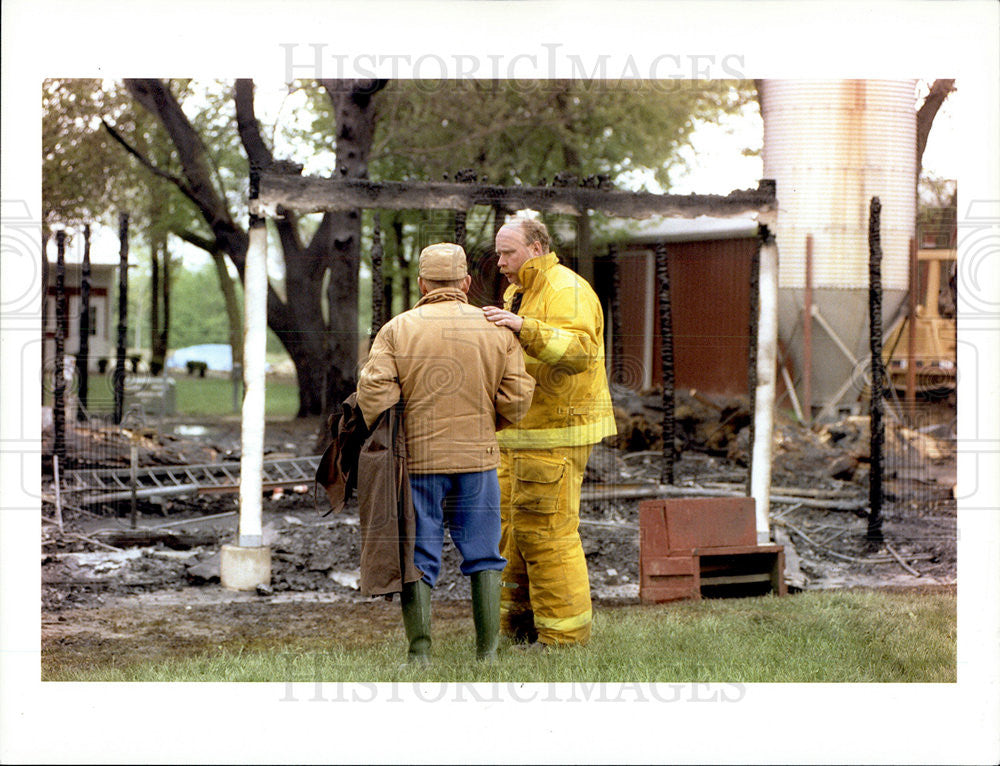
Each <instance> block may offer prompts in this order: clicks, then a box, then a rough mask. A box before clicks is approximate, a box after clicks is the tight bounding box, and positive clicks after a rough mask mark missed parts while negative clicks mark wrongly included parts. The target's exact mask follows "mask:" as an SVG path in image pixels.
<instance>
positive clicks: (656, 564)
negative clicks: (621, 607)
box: [639, 497, 787, 603]
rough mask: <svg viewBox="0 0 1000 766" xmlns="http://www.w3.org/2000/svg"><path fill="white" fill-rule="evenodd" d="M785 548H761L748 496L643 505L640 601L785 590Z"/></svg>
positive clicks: (689, 499)
mask: <svg viewBox="0 0 1000 766" xmlns="http://www.w3.org/2000/svg"><path fill="white" fill-rule="evenodd" d="M784 571H785V554H784V549H783V548H782V547H781V546H780V545H757V529H756V520H755V516H754V501H753V498H748V497H711V498H675V499H670V500H644V501H643V502H641V503H640V504H639V599H640V600H641V601H642V602H643V603H660V602H664V601H675V600H678V599H699V598H701V597H702V596H727V595H729V596H737V595H754V594H758V593H766V592H769V591H773V592H774V593H776V594H777V595H779V596H783V595H785V594H786V593H787V590H786V587H785V578H784Z"/></svg>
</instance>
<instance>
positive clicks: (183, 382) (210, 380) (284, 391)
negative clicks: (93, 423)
mask: <svg viewBox="0 0 1000 766" xmlns="http://www.w3.org/2000/svg"><path fill="white" fill-rule="evenodd" d="M171 377H173V379H174V381H175V382H176V384H177V388H176V389H175V391H176V395H177V400H176V404H177V412H176V414H177V415H213V416H215V415H233V414H235V413H234V412H233V383H232V381H231V380H230V379H229V378H223V377H204V378H199V377H192V376H189V375H185V374H178V375H172V376H171ZM105 382H106V381H101V382H100V383H98V384H97V385H96V386H94V387H93V388H92V389H91V395H90V397H89V407H88V409H89V411H90V412H91V413H93V414H100V415H107V414H109V413H111V412H113V411H114V393H113V392H112V391H110V390H108V387H107V385H103V386H102V385H101V383H105ZM241 391H242V389H241ZM237 401H239V400H237ZM42 403H43V404H44V405H48V406H51V405H52V395H51V393H49V392H46V393H45V396H44V398H43V401H42ZM298 409H299V388H298V385H296V383H295V382H294V381H285V380H276V379H270V380H268V381H267V385H266V388H265V395H264V415H265V417H268V418H293V417H295V414H296V413H297V412H298ZM237 412H238V411H237Z"/></svg>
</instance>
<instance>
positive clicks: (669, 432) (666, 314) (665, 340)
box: [656, 242, 674, 484]
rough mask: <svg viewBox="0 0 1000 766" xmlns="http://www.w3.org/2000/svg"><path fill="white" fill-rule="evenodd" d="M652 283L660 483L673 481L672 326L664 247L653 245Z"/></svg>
mask: <svg viewBox="0 0 1000 766" xmlns="http://www.w3.org/2000/svg"><path fill="white" fill-rule="evenodd" d="M656 282H657V287H658V289H657V293H658V296H659V304H660V375H661V377H662V378H663V466H662V469H661V472H660V482H661V483H662V484H673V483H674V328H673V311H672V309H671V304H670V260H669V255H668V253H667V246H666V245H665V244H663V243H662V242H661V243H660V244H658V245H657V246H656Z"/></svg>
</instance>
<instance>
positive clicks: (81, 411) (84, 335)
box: [76, 223, 90, 420]
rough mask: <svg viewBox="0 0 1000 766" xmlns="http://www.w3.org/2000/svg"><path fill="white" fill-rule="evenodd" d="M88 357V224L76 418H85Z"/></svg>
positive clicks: (82, 289)
mask: <svg viewBox="0 0 1000 766" xmlns="http://www.w3.org/2000/svg"><path fill="white" fill-rule="evenodd" d="M89 357H90V224H89V223H88V224H87V225H86V226H84V227H83V266H82V269H81V275H80V344H79V348H78V349H77V355H76V367H77V371H78V374H79V379H80V388H79V391H78V392H77V398H78V399H79V400H80V406H79V407H77V410H76V419H77V420H86V419H87V395H88V389H89V378H90V376H89V370H88V367H89V364H88V361H89Z"/></svg>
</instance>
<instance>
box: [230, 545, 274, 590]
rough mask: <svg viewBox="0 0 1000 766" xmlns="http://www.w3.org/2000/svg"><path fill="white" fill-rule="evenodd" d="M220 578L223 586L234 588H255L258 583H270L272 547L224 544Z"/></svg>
mask: <svg viewBox="0 0 1000 766" xmlns="http://www.w3.org/2000/svg"><path fill="white" fill-rule="evenodd" d="M219 579H220V580H221V581H222V587H224V588H231V589H232V590H254V589H255V588H256V587H257V586H258V585H270V584H271V549H270V548H267V547H264V546H261V547H257V548H244V547H242V546H239V545H223V546H222V556H221V559H220V561H219Z"/></svg>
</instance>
